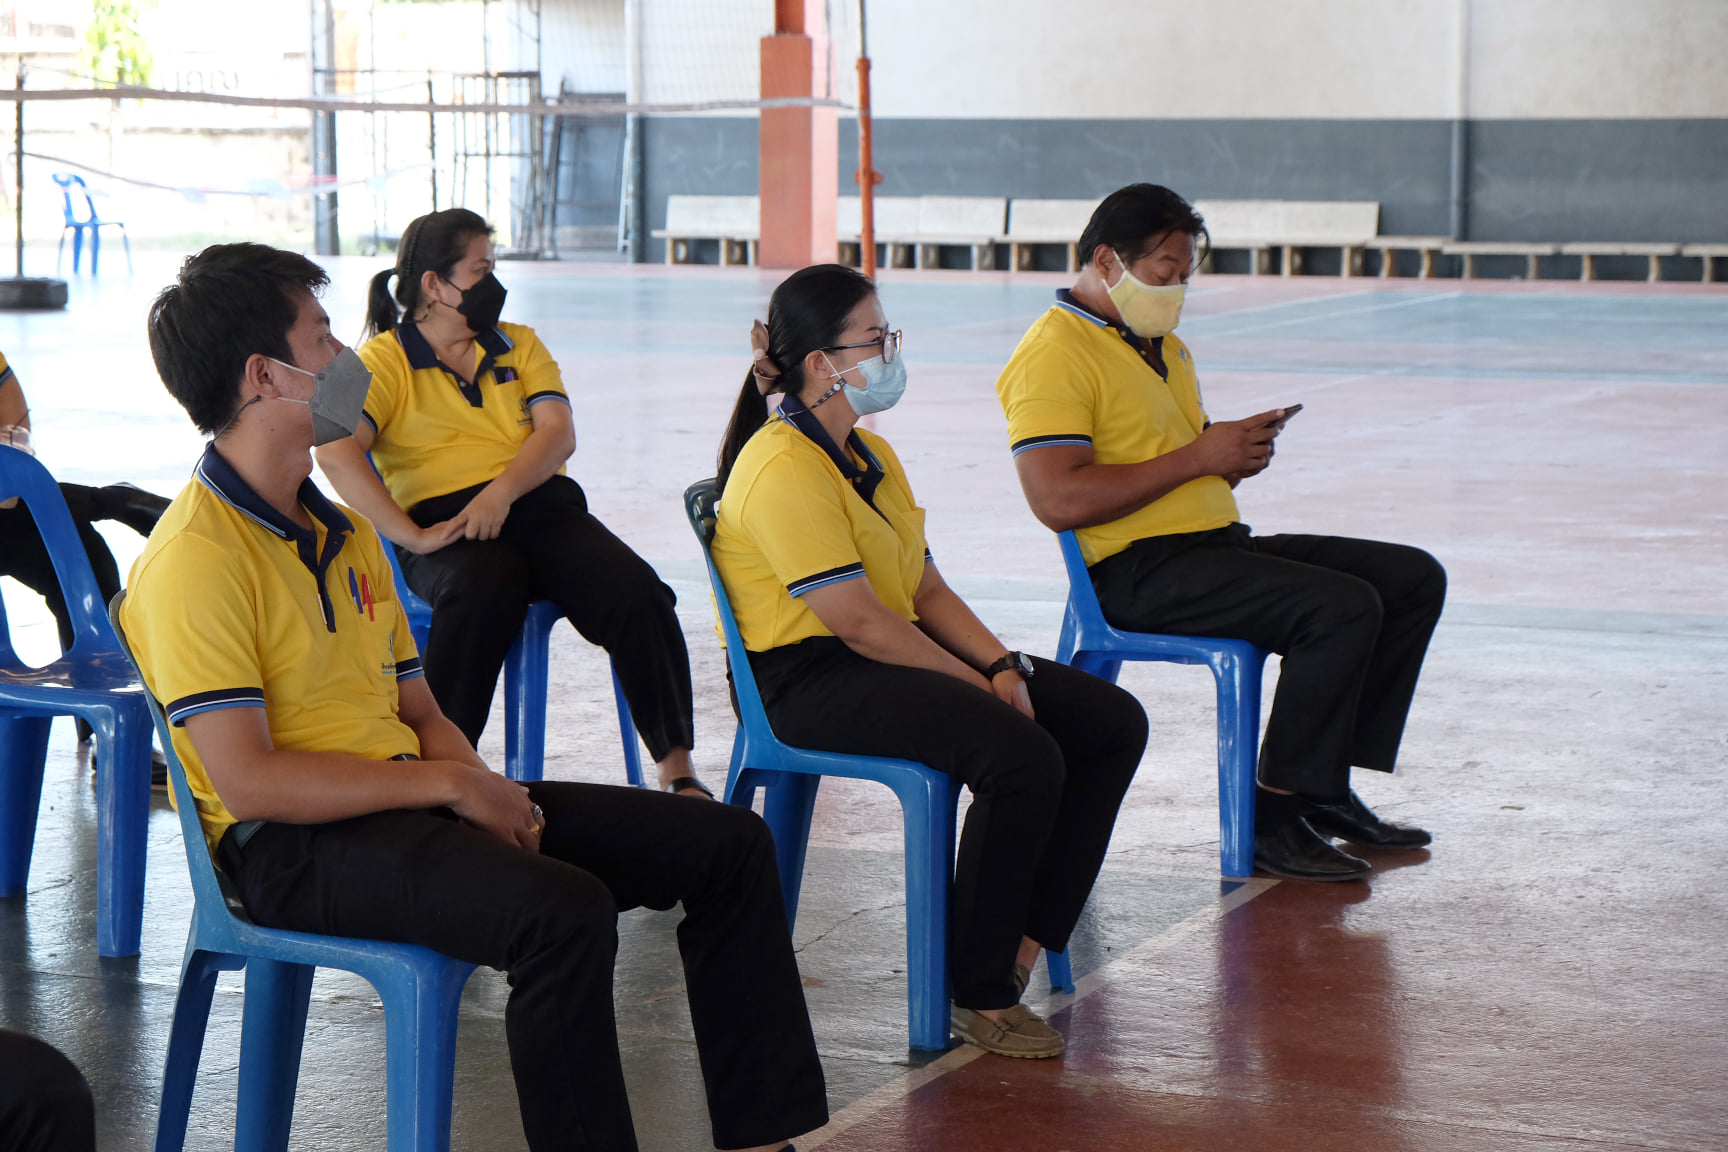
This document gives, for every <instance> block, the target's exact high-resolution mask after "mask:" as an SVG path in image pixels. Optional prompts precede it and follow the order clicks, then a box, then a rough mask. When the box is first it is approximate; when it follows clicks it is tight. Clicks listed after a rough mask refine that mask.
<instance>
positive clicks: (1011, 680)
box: [990, 669, 1037, 720]
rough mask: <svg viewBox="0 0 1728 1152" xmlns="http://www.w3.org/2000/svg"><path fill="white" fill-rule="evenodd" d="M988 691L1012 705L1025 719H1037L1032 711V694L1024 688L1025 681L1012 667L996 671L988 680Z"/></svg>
mask: <svg viewBox="0 0 1728 1152" xmlns="http://www.w3.org/2000/svg"><path fill="white" fill-rule="evenodd" d="M990 691H991V692H993V693H995V695H996V699H998V700H1000V701H1002V703H1004V704H1007V705H1010V706H1012V707H1013V708H1014V710H1015V711H1017V712H1019V713H1020V714H1021V715H1022V716H1024V717H1026V719H1028V720H1036V719H1037V717H1036V716H1035V715H1033V713H1032V694H1031V693H1030V692H1028V691H1027V690H1026V681H1025V680H1024V679H1023V678H1022V677H1021V675H1020V673H1018V672H1016V671H1014V670H1013V669H1007V670H1005V671H1002V672H998V673H996V676H995V678H994V679H992V680H991V681H990Z"/></svg>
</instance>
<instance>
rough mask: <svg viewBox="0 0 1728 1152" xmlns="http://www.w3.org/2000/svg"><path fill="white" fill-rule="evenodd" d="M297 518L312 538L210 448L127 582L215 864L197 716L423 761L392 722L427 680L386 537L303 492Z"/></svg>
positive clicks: (307, 487)
mask: <svg viewBox="0 0 1728 1152" xmlns="http://www.w3.org/2000/svg"><path fill="white" fill-rule="evenodd" d="M300 502H301V504H302V505H303V506H304V507H305V508H306V510H307V511H308V512H310V513H311V514H312V518H313V524H314V526H315V527H314V529H313V531H311V532H307V531H305V530H303V529H301V528H300V527H298V526H297V525H295V524H294V522H293V521H291V520H289V519H287V518H286V517H284V516H283V515H282V514H281V513H279V512H277V511H276V510H275V509H274V508H271V507H270V506H269V505H268V504H266V503H265V502H264V501H263V500H262V499H261V498H260V497H259V496H258V495H257V494H256V493H254V492H253V491H252V489H251V488H250V487H248V486H247V485H246V483H245V481H244V480H242V479H241V478H240V477H239V475H238V474H237V473H236V472H235V471H234V470H233V468H232V467H230V466H229V465H228V462H227V461H225V460H224V459H223V458H222V456H221V454H220V453H218V452H217V451H216V450H215V448H214V447H212V448H210V449H208V450H206V452H205V454H204V458H203V459H202V460H200V461H199V463H198V468H197V470H196V472H195V473H194V476H193V479H192V481H191V483H189V484H187V485H186V487H185V489H184V490H183V491H182V492H181V493H180V495H179V496H178V497H177V498H176V499H175V501H174V503H173V504H172V505H170V506H169V508H168V511H167V512H166V513H164V514H163V516H162V521H161V523H159V524H158V525H157V526H156V530H155V531H154V532H152V533H151V534H150V541H149V543H148V544H146V545H145V547H144V552H143V554H142V555H140V556H139V557H138V561H137V563H135V564H134V565H133V566H132V572H131V575H130V576H129V578H128V580H127V593H126V600H125V602H124V603H123V604H122V605H121V609H120V622H121V626H122V627H123V628H124V629H125V632H126V637H127V640H128V641H129V642H130V644H131V646H132V651H133V654H134V655H135V656H136V657H137V660H138V666H139V668H140V669H141V670H142V671H143V673H144V682H145V684H147V685H148V686H149V688H150V691H151V693H152V694H153V695H154V696H155V697H156V699H158V700H160V701H162V704H163V711H164V712H166V713H167V716H168V719H169V721H170V722H171V723H172V725H173V737H174V751H175V753H176V754H177V755H178V756H179V757H180V762H181V764H183V765H184V766H185V768H186V780H187V783H189V784H190V785H191V786H192V793H193V795H194V796H196V797H197V803H198V817H199V820H200V821H201V822H202V823H203V825H204V834H205V836H206V838H207V839H208V840H209V843H210V850H211V852H212V854H214V852H215V850H216V843H217V841H219V840H220V839H221V838H222V833H223V832H225V831H226V830H227V829H228V827H229V826H230V825H231V824H233V823H234V822H235V821H234V817H233V816H232V815H230V814H229V812H228V809H227V807H226V806H225V805H224V804H223V803H222V798H221V797H220V796H219V795H217V793H216V789H215V787H214V786H213V785H212V784H211V783H210V775H209V773H208V772H207V771H206V769H205V767H204V764H203V761H202V760H200V759H199V756H198V750H197V749H196V748H195V747H193V745H192V741H191V739H190V738H189V737H188V736H187V735H186V730H185V728H184V727H183V725H184V724H185V722H186V718H187V717H189V716H195V715H197V714H198V713H200V712H209V711H213V710H215V709H218V708H262V709H264V715H265V720H266V723H268V724H269V726H270V739H271V742H272V743H273V744H274V745H275V746H276V747H278V748H297V749H305V750H307V751H316V752H346V753H350V754H352V755H355V756H365V757H369V758H372V759H377V760H387V759H389V758H390V757H392V756H396V755H399V754H401V753H404V752H408V753H414V754H416V755H418V754H419V751H420V741H419V739H418V737H416V736H415V735H414V731H413V729H411V728H409V727H408V726H407V725H406V724H404V723H403V722H402V721H401V720H400V719H399V718H398V717H397V714H396V709H397V703H398V695H397V684H398V683H399V682H400V681H403V680H407V679H409V678H411V677H414V676H419V675H422V674H423V673H422V669H421V667H420V659H419V656H418V655H417V653H416V652H415V650H414V638H413V636H412V634H411V633H410V632H409V630H408V620H407V617H406V616H404V615H403V612H402V606H401V605H400V604H399V603H398V602H397V600H396V586H395V582H394V580H393V579H392V576H391V570H390V564H389V561H387V560H386V559H385V558H384V551H383V548H382V546H381V545H380V544H379V541H378V533H377V532H376V531H374V530H373V528H372V525H371V524H370V523H368V522H367V521H366V520H365V518H364V517H359V516H354V517H352V518H351V517H350V516H349V514H348V513H347V512H346V511H345V510H344V509H342V508H341V507H339V506H338V505H336V504H333V503H331V502H330V500H328V499H327V498H326V497H325V496H324V495H323V493H321V492H319V491H318V489H317V487H316V486H314V485H313V484H312V482H311V481H309V480H308V481H307V482H306V483H305V484H304V485H303V486H302V487H301V489H300ZM320 573H321V574H322V575H320Z"/></svg>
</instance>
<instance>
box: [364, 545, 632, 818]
mask: <svg viewBox="0 0 1728 1152" xmlns="http://www.w3.org/2000/svg"><path fill="white" fill-rule="evenodd" d="M384 555H385V556H387V557H388V558H389V560H390V570H391V572H393V573H394V574H395V577H396V595H397V596H398V597H399V598H400V599H401V601H402V610H403V611H404V612H405V613H407V615H408V627H409V629H410V630H411V631H412V632H413V633H414V643H415V645H416V646H417V647H418V648H419V649H420V651H421V652H422V653H424V652H425V651H426V636H427V634H428V632H429V631H430V630H431V627H432V606H431V605H430V604H428V603H426V601H424V600H422V599H421V598H420V597H418V596H416V595H415V594H414V593H413V591H412V590H410V589H409V587H408V581H406V580H404V579H403V578H402V568H401V566H400V565H398V564H397V563H396V550H395V549H394V548H393V547H391V546H390V544H389V542H388V541H386V542H385V544H384ZM562 618H563V617H562V614H561V613H560V612H559V611H558V606H557V605H556V604H554V603H552V601H550V600H536V601H535V602H534V603H532V604H530V605H529V606H528V618H527V619H526V620H524V621H523V623H522V631H521V632H520V633H519V634H518V635H517V637H516V643H515V644H514V645H512V646H511V648H510V653H509V655H507V656H506V657H505V658H504V714H505V717H506V721H507V727H506V728H505V729H504V774H505V775H506V776H508V777H510V779H512V780H525V781H526V780H539V779H541V778H542V777H543V776H544V775H545V771H546V695H547V684H548V681H549V678H550V657H551V643H552V641H551V636H552V626H553V625H554V624H556V623H558V621H559V620H560V619H562ZM612 696H613V699H614V700H615V701H616V703H617V705H618V731H619V734H620V735H621V736H622V737H623V741H624V775H625V777H626V778H627V779H628V780H629V781H630V783H631V784H633V785H635V786H636V787H638V788H644V787H647V784H646V782H645V781H644V780H643V778H642V749H641V747H640V746H639V745H638V744H637V743H636V721H635V719H634V718H632V717H631V715H630V704H629V702H628V701H626V700H625V699H624V686H623V685H622V684H620V683H618V670H617V669H616V668H614V669H613V670H612Z"/></svg>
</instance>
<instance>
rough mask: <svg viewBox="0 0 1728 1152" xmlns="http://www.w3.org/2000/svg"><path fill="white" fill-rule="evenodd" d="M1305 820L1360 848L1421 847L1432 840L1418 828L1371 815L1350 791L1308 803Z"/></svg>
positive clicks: (1318, 829) (1353, 792) (1367, 808)
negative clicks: (1338, 797)
mask: <svg viewBox="0 0 1728 1152" xmlns="http://www.w3.org/2000/svg"><path fill="white" fill-rule="evenodd" d="M1307 820H1308V823H1309V824H1310V825H1311V826H1312V827H1313V829H1314V831H1316V832H1318V833H1320V835H1322V836H1334V837H1337V838H1338V839H1339V840H1348V841H1350V843H1352V844H1360V845H1362V846H1363V847H1364V848H1424V847H1426V846H1427V845H1428V843H1429V842H1430V841H1432V840H1433V839H1434V837H1432V836H1430V835H1428V833H1426V832H1424V831H1423V830H1422V829H1420V828H1411V827H1409V826H1408V825H1404V824H1388V823H1387V822H1386V821H1384V820H1382V819H1380V817H1378V816H1376V815H1374V812H1373V810H1372V809H1370V808H1369V807H1368V805H1366V804H1364V803H1362V798H1361V797H1360V796H1358V795H1356V793H1355V791H1354V790H1352V791H1351V793H1350V795H1349V796H1348V797H1347V798H1346V799H1343V800H1340V801H1339V802H1338V803H1336V804H1316V803H1313V802H1310V803H1309V808H1308V816H1307Z"/></svg>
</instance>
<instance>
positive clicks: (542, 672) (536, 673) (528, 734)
mask: <svg viewBox="0 0 1728 1152" xmlns="http://www.w3.org/2000/svg"><path fill="white" fill-rule="evenodd" d="M530 630H531V629H529V628H527V627H524V628H523V629H522V631H521V633H519V634H518V635H517V637H516V643H515V644H514V645H513V646H512V647H511V649H510V654H509V655H508V656H506V657H504V718H505V728H504V774H505V775H506V776H508V777H510V779H512V780H539V779H541V778H542V777H543V776H544V775H545V773H546V681H547V677H548V672H549V669H548V664H549V657H548V653H547V637H546V635H545V634H541V635H539V636H530V635H529V634H528V633H529V631H530Z"/></svg>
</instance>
